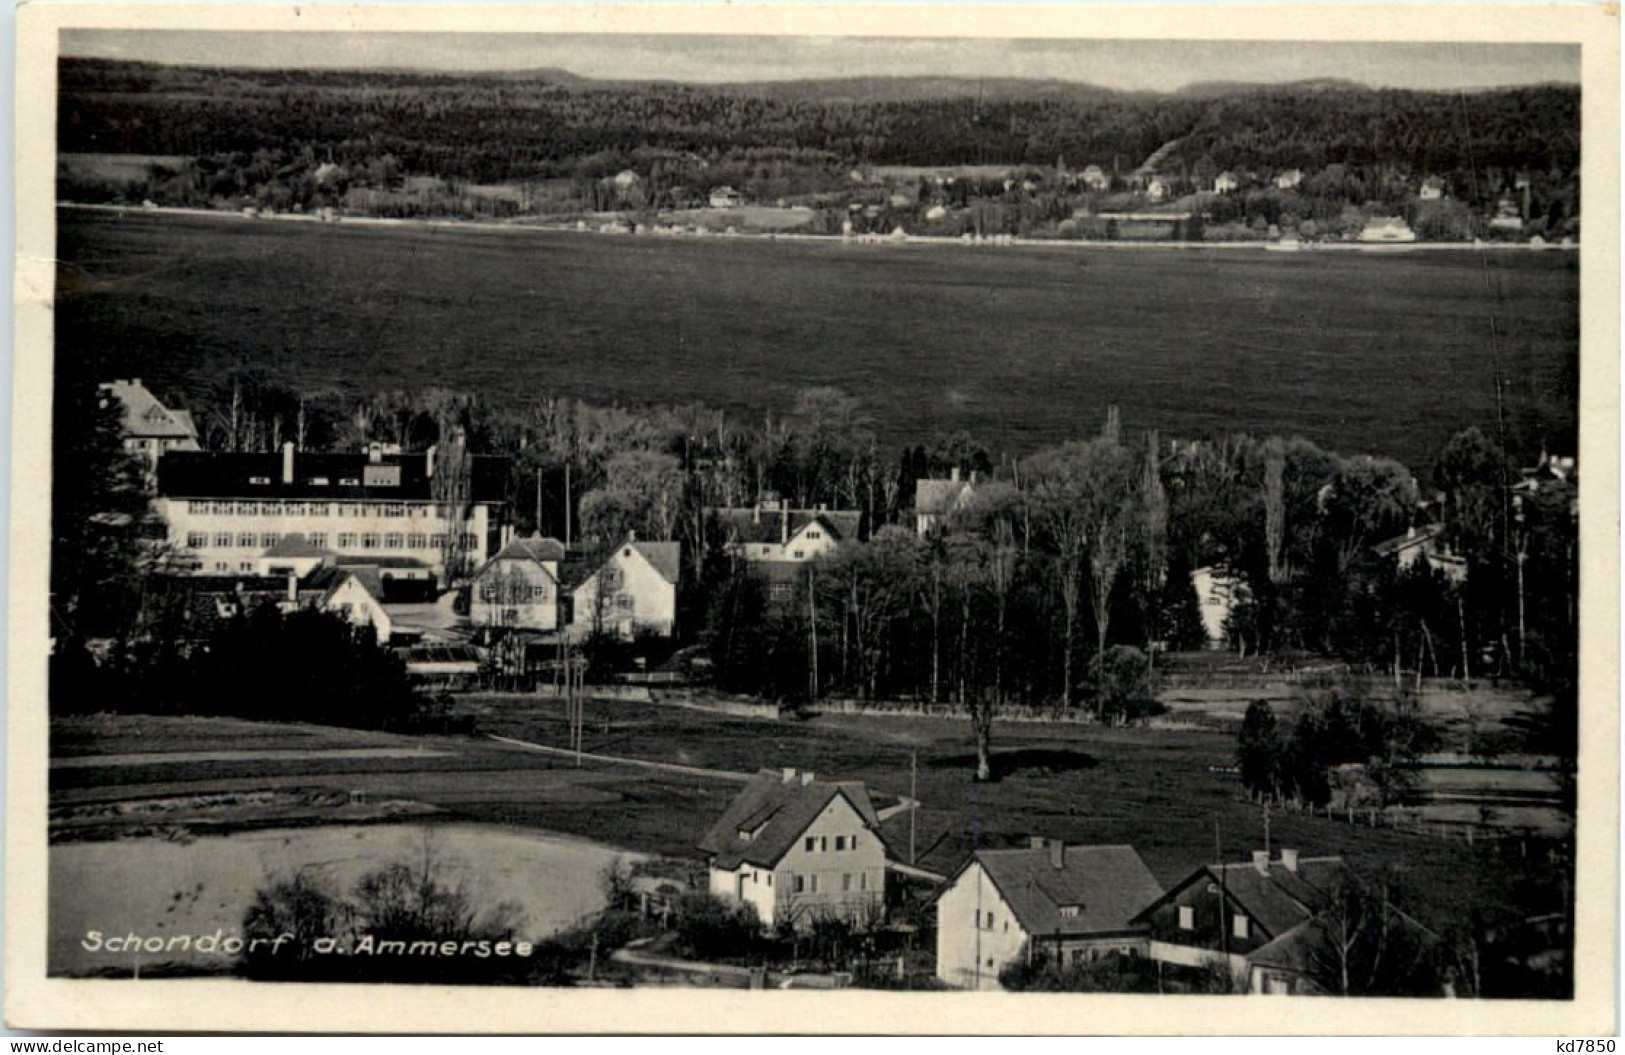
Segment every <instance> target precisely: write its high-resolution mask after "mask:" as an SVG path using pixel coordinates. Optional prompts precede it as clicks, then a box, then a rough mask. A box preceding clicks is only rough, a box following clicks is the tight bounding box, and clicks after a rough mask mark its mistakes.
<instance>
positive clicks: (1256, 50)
mask: <svg viewBox="0 0 1625 1055" xmlns="http://www.w3.org/2000/svg"><path fill="white" fill-rule="evenodd" d="M61 50H62V54H64V55H73V56H89V57H101V58H124V59H142V60H147V61H152V62H164V63H176V64H192V65H209V66H257V67H326V68H367V67H392V68H407V69H426V70H446V71H489V70H513V69H537V68H556V69H563V70H567V71H569V72H571V73H574V74H577V75H579V76H583V77H592V78H600V79H627V80H647V79H658V80H675V81H688V82H694V83H719V82H729V81H762V80H794V79H804V78H817V77H860V76H862V77H876V76H923V75H932V76H953V77H1028V78H1044V79H1049V78H1055V79H1061V80H1073V81H1080V82H1087V83H1090V84H1096V85H1100V86H1102V87H1106V88H1116V89H1120V90H1129V91H1145V90H1149V91H1173V90H1176V89H1178V88H1181V87H1183V86H1185V85H1187V84H1191V83H1195V82H1204V81H1245V82H1249V83H1278V82H1282V81H1294V80H1302V79H1305V78H1313V77H1337V78H1343V79H1348V80H1355V81H1360V82H1363V83H1366V84H1369V85H1371V86H1373V87H1384V88H1419V89H1461V88H1465V89H1473V88H1490V87H1502V86H1509V85H1517V84H1532V83H1542V82H1550V81H1560V82H1570V83H1576V84H1577V83H1579V80H1580V54H1579V49H1578V48H1577V47H1574V46H1572V45H1562V44H1556V45H1542V44H1414V43H1402V44H1392V43H1352V42H1348V41H1340V42H1336V43H1331V42H1321V43H1315V42H1309V43H1286V42H1281V41H1272V42H1268V43H1248V42H1235V41H1226V42H1200V41H1166V40H1163V41H1146V40H1139V41H1136V40H1112V41H1100V40H1019V39H986V38H983V39H976V40H965V39H957V40H956V39H946V38H936V39H932V38H923V37H922V38H874V37H871V38H860V37H809V36H794V37H792V36H761V37H755V36H679V35H633V34H577V35H569V34H556V33H555V34H522V33H503V34H479V33H463V34H448V33H313V32H300V33H294V32H253V33H239V32H193V31H170V30H148V31H138V30H136V31H133V30H65V31H63V34H62V45H61Z"/></svg>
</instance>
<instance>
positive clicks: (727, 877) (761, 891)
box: [699, 769, 886, 927]
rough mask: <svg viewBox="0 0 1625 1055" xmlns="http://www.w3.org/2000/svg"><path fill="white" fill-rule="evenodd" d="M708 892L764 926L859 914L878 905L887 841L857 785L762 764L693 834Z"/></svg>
mask: <svg viewBox="0 0 1625 1055" xmlns="http://www.w3.org/2000/svg"><path fill="white" fill-rule="evenodd" d="M699 848H700V850H701V851H702V852H704V853H705V855H706V864H707V869H708V872H709V884H708V885H709V889H710V892H711V894H712V895H713V896H715V897H718V898H721V899H723V900H725V901H734V902H740V903H744V904H749V905H752V906H754V907H755V909H756V915H757V917H758V918H760V919H761V921H762V924H763V926H769V927H770V926H774V925H776V924H778V923H780V922H781V921H790V922H793V923H795V924H796V925H797V926H802V927H805V926H810V925H811V924H812V923H813V921H815V920H817V919H818V918H820V917H822V916H844V917H847V918H852V917H863V916H867V915H869V914H870V913H877V912H880V911H881V910H882V909H883V908H884V905H885V893H886V845H885V843H884V842H882V841H881V838H880V820H879V817H878V815H877V814H876V813H875V808H874V804H873V803H872V802H871V801H870V799H869V792H868V789H866V788H865V787H864V785H863V782H862V781H828V780H819V779H817V777H816V776H815V775H814V774H812V773H798V772H796V771H795V770H794V769H784V770H775V769H764V770H762V771H761V772H760V773H758V774H757V775H756V776H755V777H754V778H753V779H752V780H751V781H750V783H749V784H747V785H745V788H744V790H743V791H741V792H740V793H739V794H738V795H736V796H735V797H734V800H733V801H732V802H730V803H729V804H728V808H727V809H726V810H724V811H723V813H722V816H721V818H719V819H718V821H717V822H716V824H714V825H712V827H711V830H710V831H709V832H707V833H706V834H705V837H704V838H703V839H701V840H700V845H699Z"/></svg>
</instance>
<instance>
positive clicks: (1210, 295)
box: [56, 209, 1579, 472]
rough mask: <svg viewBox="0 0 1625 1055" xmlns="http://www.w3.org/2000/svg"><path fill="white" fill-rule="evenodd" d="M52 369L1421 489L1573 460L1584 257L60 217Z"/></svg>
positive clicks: (173, 389) (168, 385)
mask: <svg viewBox="0 0 1625 1055" xmlns="http://www.w3.org/2000/svg"><path fill="white" fill-rule="evenodd" d="M57 233H58V242H57V255H58V258H59V261H60V263H59V269H58V289H57V301H56V327H57V329H56V350H57V357H58V360H57V361H58V369H59V371H60V372H62V374H63V375H64V376H74V375H77V376H82V377H85V378H94V379H102V378H107V377H128V376H132V375H134V376H140V377H142V378H144V379H146V380H147V382H148V383H149V384H150V385H152V386H153V387H154V388H155V390H157V391H159V392H162V393H165V394H166V395H169V396H171V398H173V399H177V400H185V399H191V400H193V401H195V400H197V399H199V398H200V397H201V395H202V393H204V392H205V391H207V390H208V388H209V386H210V385H211V384H212V383H216V382H218V381H219V379H220V378H222V377H223V376H225V374H226V373H227V372H228V371H230V370H232V369H235V368H251V369H253V370H254V371H256V372H258V373H260V374H262V375H264V376H267V377H270V378H272V379H276V380H280V381H283V382H286V383H289V384H292V385H296V386H298V387H300V388H302V389H304V390H307V391H313V392H318V391H324V390H327V391H333V390H337V391H340V392H345V393H349V394H353V395H362V394H373V393H375V392H377V391H380V390H387V389H390V388H398V387H405V388H412V387H418V386H427V385H435V386H443V387H453V388H460V389H465V390H468V391H471V392H476V393H479V394H481V395H482V396H483V397H484V398H487V399H491V400H512V401H522V400H527V399H530V398H533V397H536V396H541V395H546V394H562V395H571V396H577V397H579V398H582V399H586V400H588V401H591V402H598V403H606V402H610V401H613V400H620V401H625V402H664V403H676V402H687V401H701V402H705V403H708V404H712V405H716V406H719V407H726V408H730V409H732V410H735V411H738V412H741V413H749V414H752V415H754V414H757V413H759V412H761V411H762V410H764V409H773V408H782V407H784V406H786V405H788V403H789V401H790V399H791V398H792V395H793V393H794V392H795V391H796V390H798V389H800V388H803V387H806V386H813V385H834V386H837V387H840V388H843V389H845V390H847V391H850V392H854V393H857V394H860V395H861V397H862V399H863V401H864V404H865V406H866V408H867V409H868V410H869V411H870V412H871V413H872V414H873V416H874V419H875V422H876V425H877V428H878V429H879V431H880V434H881V438H882V440H883V441H888V442H908V443H915V442H929V440H930V438H931V436H932V434H933V433H937V432H951V431H953V430H956V429H966V430H968V431H969V432H970V433H971V434H972V435H973V436H975V437H976V438H977V439H978V440H979V441H980V442H981V443H983V444H985V445H986V446H987V447H988V448H989V450H990V451H992V452H993V454H994V455H995V457H997V456H999V455H1000V454H1002V453H1011V454H1019V453H1023V452H1026V451H1030V450H1032V449H1034V448H1037V447H1039V446H1042V445H1045V444H1047V443H1052V442H1056V441H1058V440H1062V439H1066V438H1070V437H1074V436H1077V435H1079V434H1083V433H1087V432H1092V431H1093V430H1094V429H1095V428H1096V427H1098V423H1099V421H1100V420H1101V418H1102V417H1103V416H1104V413H1105V409H1106V407H1107V406H1108V404H1114V403H1115V404H1117V405H1118V406H1120V407H1121V408H1122V415H1123V420H1124V421H1125V422H1126V423H1130V424H1131V425H1132V426H1133V427H1135V428H1157V429H1161V430H1162V431H1163V433H1164V434H1165V435H1174V436H1185V437H1196V436H1200V435H1206V434H1214V433H1222V432H1230V431H1251V432H1256V433H1281V434H1293V433H1297V434H1302V435H1304V436H1306V437H1308V438H1310V439H1313V440H1315V441H1316V442H1319V443H1321V444H1323V445H1326V446H1330V447H1332V448H1334V449H1337V450H1339V451H1342V452H1344V453H1349V454H1352V453H1359V452H1369V453H1378V454H1385V455H1390V456H1394V457H1398V458H1400V459H1402V460H1404V461H1406V462H1407V463H1408V464H1410V465H1411V467H1412V468H1413V469H1414V470H1415V471H1417V472H1423V471H1425V470H1426V468H1427V464H1428V460H1429V459H1430V458H1431V457H1432V455H1433V454H1434V453H1435V452H1436V451H1437V450H1438V449H1439V448H1440V447H1441V446H1442V444H1443V443H1444V442H1445V440H1446V439H1447V438H1448V437H1449V436H1450V435H1451V434H1452V433H1453V432H1455V431H1456V430H1458V429H1460V428H1463V427H1465V426H1468V425H1479V426H1481V427H1485V428H1491V427H1493V426H1494V423H1495V421H1496V398H1495V379H1496V376H1497V375H1499V376H1500V377H1501V379H1502V382H1503V396H1504V401H1505V410H1506V416H1507V420H1508V428H1509V431H1510V432H1511V433H1512V434H1513V436H1514V437H1515V438H1517V439H1520V440H1522V441H1525V442H1527V443H1528V444H1529V445H1530V446H1531V448H1533V447H1536V446H1539V444H1540V442H1541V441H1542V440H1544V441H1545V442H1546V445H1547V446H1548V448H1549V449H1552V450H1566V449H1572V435H1573V431H1574V428H1575V419H1576V402H1575V398H1574V394H1575V392H1576V390H1577V374H1578V351H1577V349H1578V331H1579V312H1578V271H1577V267H1578V262H1577V258H1576V256H1575V255H1574V254H1571V253H1559V252H1550V253H1544V254H1541V253H1530V252H1482V253H1475V252H1470V251H1466V250H1463V251H1460V252H1452V251H1439V252H1428V253H1415V254H1378V255H1368V254H1360V253H1322V254H1313V253H1301V254H1266V253H1259V252H1254V251H1245V250H1224V249H1208V248H1192V249H1188V250H1181V251H1163V250H1156V249H1141V250H1123V249H1089V248H1082V247H1076V246H1056V247H999V248H990V247H962V246H944V245H897V246H892V245H843V244H840V243H839V242H816V243H813V242H795V243H791V242H783V241H773V240H767V239H657V238H642V237H636V236H632V237H627V236H622V237H607V236H602V235H597V234H576V233H566V232H541V231H535V230H523V229H515V230H512V231H491V230H457V229H455V228H453V227H436V228H427V227H410V226H401V227H393V228H381V227H372V226H362V225H346V224H344V223H339V224H330V225H329V224H304V223H300V224H295V223H283V222H280V221H264V220H257V221H256V220H247V219H242V218H233V217H229V216H225V217H219V218H202V217H180V216H169V215H161V216H159V215H143V214H142V213H140V212H138V211H136V212H130V213H125V214H122V215H120V214H116V213H101V212H89V211H83V210H72V209H64V210H59V211H58V232H57Z"/></svg>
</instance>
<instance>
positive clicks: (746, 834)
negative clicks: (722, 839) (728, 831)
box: [739, 828, 750, 843]
mask: <svg viewBox="0 0 1625 1055" xmlns="http://www.w3.org/2000/svg"><path fill="white" fill-rule="evenodd" d="M739 841H740V842H742V843H748V842H750V831H749V830H748V829H745V828H741V829H739Z"/></svg>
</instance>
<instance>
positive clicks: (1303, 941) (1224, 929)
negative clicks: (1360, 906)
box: [1135, 850, 1346, 993]
mask: <svg viewBox="0 0 1625 1055" xmlns="http://www.w3.org/2000/svg"><path fill="white" fill-rule="evenodd" d="M1345 875H1346V869H1345V866H1344V864H1343V859H1342V858H1340V857H1302V856H1300V855H1299V854H1298V852H1297V851H1296V850H1282V851H1281V856H1280V857H1279V858H1276V859H1271V858H1270V855H1269V854H1268V852H1266V851H1257V852H1255V853H1254V854H1253V859H1252V860H1251V861H1249V862H1246V863H1239V864H1223V865H1206V866H1203V867H1201V868H1198V869H1197V870H1196V871H1194V872H1192V873H1191V874H1190V875H1189V876H1187V877H1186V878H1185V879H1184V880H1183V881H1181V882H1180V883H1178V884H1176V885H1175V886H1174V887H1173V888H1172V889H1170V890H1169V891H1168V892H1167V893H1166V894H1164V895H1162V896H1161V897H1160V898H1157V899H1156V900H1155V901H1153V902H1151V903H1150V904H1149V905H1147V906H1146V907H1145V908H1144V909H1143V910H1141V911H1140V912H1139V913H1138V914H1137V915H1136V916H1135V921H1136V922H1137V923H1140V924H1143V925H1144V926H1145V927H1146V928H1147V929H1148V932H1149V939H1150V955H1151V957H1152V958H1153V959H1155V960H1157V961H1159V962H1161V963H1164V964H1168V965H1172V966H1174V967H1180V968H1192V969H1209V968H1212V967H1214V966H1222V967H1224V968H1226V969H1228V970H1229V971H1230V972H1231V974H1232V976H1233V977H1234V978H1235V979H1236V981H1237V982H1238V983H1239V984H1242V985H1244V986H1245V988H1246V989H1247V990H1248V991H1249V992H1254V993H1315V992H1319V991H1320V988H1319V986H1317V985H1316V984H1315V982H1314V980H1313V977H1312V975H1313V970H1312V964H1311V963H1310V958H1311V957H1310V953H1311V945H1312V939H1313V937H1314V934H1313V931H1312V929H1311V922H1312V921H1313V920H1314V919H1315V917H1316V915H1317V914H1318V913H1319V912H1321V911H1322V910H1323V909H1324V908H1325V907H1326V905H1327V904H1328V902H1329V901H1330V899H1331V898H1332V896H1333V895H1334V893H1335V892H1336V891H1337V889H1338V887H1339V885H1340V884H1341V883H1342V882H1343V880H1344V877H1345Z"/></svg>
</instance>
